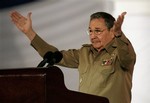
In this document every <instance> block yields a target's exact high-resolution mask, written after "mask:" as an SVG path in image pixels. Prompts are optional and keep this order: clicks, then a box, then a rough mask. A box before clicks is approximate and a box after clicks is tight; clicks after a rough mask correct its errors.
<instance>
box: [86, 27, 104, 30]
mask: <svg viewBox="0 0 150 103" xmlns="http://www.w3.org/2000/svg"><path fill="white" fill-rule="evenodd" d="M89 29H91V28H90V27H89ZM95 29H100V30H101V28H97V27H96V28H95Z"/></svg>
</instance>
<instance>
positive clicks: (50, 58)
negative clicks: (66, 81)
mask: <svg viewBox="0 0 150 103" xmlns="http://www.w3.org/2000/svg"><path fill="white" fill-rule="evenodd" d="M62 58H63V55H62V53H61V52H59V51H56V52H54V53H53V52H51V51H48V52H47V53H46V54H45V55H44V57H43V60H42V61H41V62H40V63H39V65H38V66H37V67H43V66H44V65H45V64H46V63H49V64H48V65H47V67H49V66H52V65H54V64H55V63H58V62H60V61H61V59H62Z"/></svg>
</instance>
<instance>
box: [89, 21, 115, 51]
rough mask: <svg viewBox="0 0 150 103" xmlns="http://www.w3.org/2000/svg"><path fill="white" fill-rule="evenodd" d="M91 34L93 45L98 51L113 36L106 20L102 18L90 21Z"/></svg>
mask: <svg viewBox="0 0 150 103" xmlns="http://www.w3.org/2000/svg"><path fill="white" fill-rule="evenodd" d="M89 35H90V40H91V43H92V45H93V47H94V48H95V49H97V50H98V51H100V50H101V49H103V48H104V47H105V46H106V45H107V44H108V43H109V42H110V41H111V40H112V38H113V35H112V33H111V32H110V30H108V28H107V26H106V24H105V20H104V19H102V18H100V19H93V20H91V21H90V24H89Z"/></svg>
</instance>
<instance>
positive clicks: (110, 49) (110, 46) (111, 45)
mask: <svg viewBox="0 0 150 103" xmlns="http://www.w3.org/2000/svg"><path fill="white" fill-rule="evenodd" d="M116 47H117V45H116V43H115V40H114V39H113V40H112V41H111V42H109V43H108V44H107V45H106V46H105V47H104V49H102V50H101V52H102V51H104V50H105V51H106V52H108V53H109V54H111V53H112V52H113V51H114V50H115V48H116ZM90 49H91V51H92V52H93V53H94V54H98V51H97V50H96V49H95V48H94V47H93V46H92V45H91V48H90Z"/></svg>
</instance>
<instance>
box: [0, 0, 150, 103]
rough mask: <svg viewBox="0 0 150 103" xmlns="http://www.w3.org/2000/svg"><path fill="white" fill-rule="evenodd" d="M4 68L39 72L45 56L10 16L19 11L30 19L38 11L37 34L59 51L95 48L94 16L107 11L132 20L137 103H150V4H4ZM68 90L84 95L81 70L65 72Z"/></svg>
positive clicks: (26, 0) (76, 0)
mask: <svg viewBox="0 0 150 103" xmlns="http://www.w3.org/2000/svg"><path fill="white" fill-rule="evenodd" d="M0 2H1V3H0V69H8V68H9V69H13V68H18V69H19V68H28V67H36V66H37V65H38V64H39V62H40V61H42V57H40V56H39V54H38V53H37V52H36V51H35V50H34V49H33V48H32V47H31V45H30V41H29V40H28V39H27V37H26V36H24V34H23V33H22V32H20V31H19V30H18V29H17V28H16V27H15V26H14V24H13V23H12V22H11V20H10V17H9V14H10V12H11V11H13V10H17V11H18V12H20V13H21V14H22V15H24V16H26V15H27V13H28V12H32V20H33V27H34V29H35V31H36V32H37V33H38V34H39V35H40V36H41V37H42V38H43V39H44V40H45V41H47V42H48V43H50V44H53V45H54V46H56V47H58V48H59V50H63V49H65V50H67V49H70V48H76V49H77V48H80V47H81V46H82V44H85V43H90V41H89V37H88V35H87V34H86V30H87V28H88V24H89V17H90V15H91V14H92V13H94V12H97V11H105V12H108V13H110V14H112V15H113V16H114V17H115V18H117V17H118V15H119V14H121V13H122V12H123V11H126V12H127V15H126V17H125V20H124V24H123V27H122V29H123V31H124V33H125V34H126V36H127V37H128V38H129V39H130V41H131V43H132V44H133V46H134V49H135V51H136V54H137V62H136V65H135V70H134V75H133V88H132V103H150V96H149V92H150V75H149V73H150V69H149V68H150V56H149V53H150V47H149V45H150V39H149V38H150V35H149V33H150V9H149V7H150V1H149V0H1V1H0ZM60 69H61V70H62V71H63V73H64V76H65V85H66V87H67V88H68V89H70V90H74V91H78V71H77V69H70V68H64V67H60Z"/></svg>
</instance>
